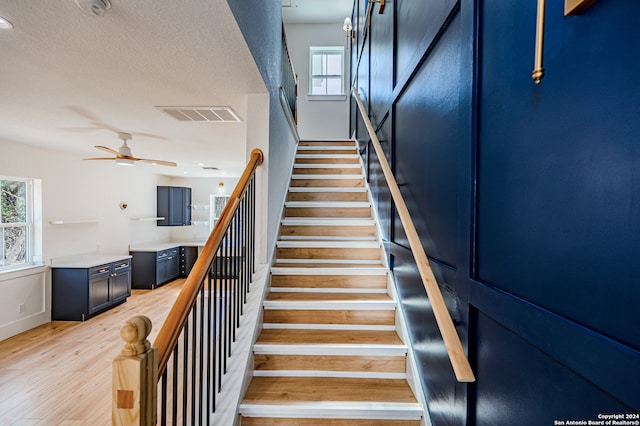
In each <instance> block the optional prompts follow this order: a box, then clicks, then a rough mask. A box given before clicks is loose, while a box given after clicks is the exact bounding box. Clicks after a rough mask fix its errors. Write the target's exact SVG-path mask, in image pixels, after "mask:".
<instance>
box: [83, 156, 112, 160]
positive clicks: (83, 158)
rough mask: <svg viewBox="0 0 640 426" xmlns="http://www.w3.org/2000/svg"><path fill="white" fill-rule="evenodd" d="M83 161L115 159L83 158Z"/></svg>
mask: <svg viewBox="0 0 640 426" xmlns="http://www.w3.org/2000/svg"><path fill="white" fill-rule="evenodd" d="M83 160H110V161H113V160H115V158H113V157H111V158H83Z"/></svg>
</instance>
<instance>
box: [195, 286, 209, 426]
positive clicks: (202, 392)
mask: <svg viewBox="0 0 640 426" xmlns="http://www.w3.org/2000/svg"><path fill="white" fill-rule="evenodd" d="M207 282H208V280H206V278H205V281H203V282H202V288H201V289H200V351H199V352H198V354H199V361H200V364H199V367H200V381H199V384H200V387H199V391H198V407H199V410H198V411H199V415H198V424H202V417H203V414H202V410H203V409H204V408H205V406H206V404H205V403H204V395H205V388H204V384H205V379H206V375H205V371H204V343H205V327H204V318H205V307H206V305H205V303H204V298H205V296H206V286H207V284H206V283H207ZM193 365H194V366H195V364H193ZM203 375H204V376H205V377H203Z"/></svg>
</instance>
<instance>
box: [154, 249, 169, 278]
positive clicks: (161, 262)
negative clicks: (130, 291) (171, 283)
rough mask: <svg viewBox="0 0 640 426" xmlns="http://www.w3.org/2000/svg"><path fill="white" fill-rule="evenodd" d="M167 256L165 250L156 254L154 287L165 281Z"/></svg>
mask: <svg viewBox="0 0 640 426" xmlns="http://www.w3.org/2000/svg"><path fill="white" fill-rule="evenodd" d="M168 258H169V254H168V253H167V251H166V250H163V251H161V252H158V258H157V263H156V285H160V284H162V283H164V282H165V281H166V280H167V275H168V274H167V259H168Z"/></svg>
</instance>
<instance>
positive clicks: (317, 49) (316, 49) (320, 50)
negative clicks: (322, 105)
mask: <svg viewBox="0 0 640 426" xmlns="http://www.w3.org/2000/svg"><path fill="white" fill-rule="evenodd" d="M327 54H332V55H335V54H339V55H340V65H341V69H340V75H337V74H331V75H329V74H317V75H314V74H313V57H314V56H317V55H327ZM344 74H345V63H344V46H311V47H309V97H318V98H330V97H335V96H342V97H343V96H345V90H344V82H345V75H344ZM338 77H339V78H340V93H330V94H326V93H325V94H317V93H312V91H313V79H314V78H335V79H337V78H338Z"/></svg>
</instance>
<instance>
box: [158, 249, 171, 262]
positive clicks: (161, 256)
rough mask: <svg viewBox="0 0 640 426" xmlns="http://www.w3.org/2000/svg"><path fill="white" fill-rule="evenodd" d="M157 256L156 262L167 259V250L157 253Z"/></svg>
mask: <svg viewBox="0 0 640 426" xmlns="http://www.w3.org/2000/svg"><path fill="white" fill-rule="evenodd" d="M157 256H158V260H162V259H166V258H167V257H169V250H162V251H159V252H158V254H157Z"/></svg>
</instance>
